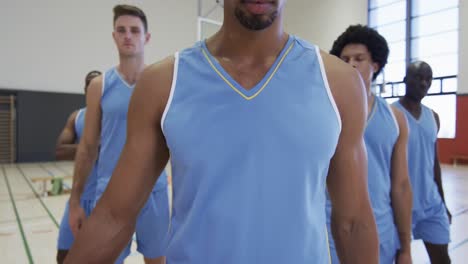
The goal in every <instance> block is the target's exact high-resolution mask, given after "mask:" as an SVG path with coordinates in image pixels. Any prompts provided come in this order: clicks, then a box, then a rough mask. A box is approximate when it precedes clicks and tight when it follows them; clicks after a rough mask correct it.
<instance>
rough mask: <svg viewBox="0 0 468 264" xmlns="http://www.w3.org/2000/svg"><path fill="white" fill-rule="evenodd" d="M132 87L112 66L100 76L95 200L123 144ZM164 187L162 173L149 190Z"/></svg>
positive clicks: (125, 135) (105, 183)
mask: <svg viewBox="0 0 468 264" xmlns="http://www.w3.org/2000/svg"><path fill="white" fill-rule="evenodd" d="M133 88H134V86H132V85H129V84H128V83H127V82H125V80H124V79H123V78H122V77H121V76H120V74H119V73H118V71H117V69H116V68H115V67H113V68H111V69H110V70H108V71H107V72H106V73H105V74H104V77H103V88H102V96H101V110H102V120H101V148H100V151H99V163H98V180H97V189H96V194H97V197H98V198H99V197H100V196H101V195H102V193H103V192H104V191H105V189H106V187H107V184H108V183H109V180H110V177H111V176H112V173H113V172H114V169H115V167H116V165H117V162H118V161H119V158H120V154H121V152H122V150H123V147H124V145H125V141H126V138H127V112H128V105H129V103H130V98H131V96H132V93H133ZM128 176H129V177H131V175H128ZM166 187H167V175H166V173H165V172H164V171H163V173H162V174H161V176H160V177H159V180H158V182H157V183H156V185H155V187H154V189H153V190H154V191H155V190H159V189H163V188H166Z"/></svg>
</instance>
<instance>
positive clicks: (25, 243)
mask: <svg viewBox="0 0 468 264" xmlns="http://www.w3.org/2000/svg"><path fill="white" fill-rule="evenodd" d="M2 171H3V177H4V178H5V182H6V186H7V188H8V194H9V195H10V201H11V204H12V205H13V210H14V211H15V215H16V222H17V223H18V227H19V229H20V233H21V238H22V239H23V245H24V249H25V250H26V255H28V259H29V263H30V264H33V263H34V261H33V257H32V254H31V249H30V248H29V244H28V240H27V239H26V235H25V233H24V229H23V224H22V223H21V218H20V217H19V213H18V208H17V207H16V203H15V199H14V198H13V193H12V191H11V186H10V182H9V181H8V177H7V175H6V171H5V167H4V166H2Z"/></svg>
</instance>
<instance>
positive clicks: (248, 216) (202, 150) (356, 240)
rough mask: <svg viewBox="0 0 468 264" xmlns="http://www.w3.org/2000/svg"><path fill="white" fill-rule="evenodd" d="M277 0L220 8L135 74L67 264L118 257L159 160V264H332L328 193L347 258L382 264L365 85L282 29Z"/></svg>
mask: <svg viewBox="0 0 468 264" xmlns="http://www.w3.org/2000/svg"><path fill="white" fill-rule="evenodd" d="M285 2H286V1H285V0H276V1H272V0H270V1H260V0H256V1H248V0H226V1H224V22H223V25H222V27H221V29H220V30H219V31H218V32H217V33H216V34H215V35H214V36H212V37H211V38H209V39H208V40H206V41H202V42H198V43H196V44H195V45H194V46H193V47H191V48H188V49H185V50H183V51H181V52H180V53H176V54H175V55H174V56H171V57H169V58H167V59H165V60H163V61H161V62H159V63H156V64H154V65H152V66H150V67H148V68H147V69H145V71H144V72H143V74H142V76H141V78H140V79H139V81H138V82H137V85H136V88H135V91H134V94H133V97H132V100H131V102H130V108H129V116H128V135H127V141H126V145H125V148H124V150H123V152H122V156H121V159H120V161H119V164H118V165H117V168H116V170H115V171H114V174H113V176H112V179H111V181H110V183H109V186H108V189H107V190H106V192H105V193H104V195H103V196H102V199H101V200H100V202H99V204H98V206H97V207H96V210H95V211H94V213H93V215H92V216H91V217H90V219H89V221H87V223H86V224H85V225H84V227H83V230H82V231H81V232H80V234H79V236H78V238H77V241H76V244H75V247H74V248H73V249H72V250H71V252H70V253H69V258H68V260H69V261H68V263H83V262H88V261H90V260H92V261H94V262H96V263H104V262H110V261H112V260H113V259H115V257H116V256H117V255H118V252H119V251H120V250H121V249H122V248H123V246H124V245H125V241H126V240H127V239H128V238H129V237H130V236H131V234H132V229H133V226H134V225H135V219H136V216H137V215H138V211H139V209H140V208H141V207H142V206H143V204H144V201H145V199H146V197H147V196H148V195H149V193H150V189H151V186H152V185H153V184H154V182H155V181H156V180H157V178H158V175H159V173H160V172H161V171H162V170H163V169H164V166H165V165H166V163H167V161H168V158H169V153H170V157H171V164H172V173H173V174H172V175H173V182H172V183H173V190H174V198H173V199H174V200H173V201H174V202H173V211H172V212H173V215H172V219H171V230H170V234H169V236H170V238H169V242H168V243H169V244H168V249H167V254H166V257H167V261H168V263H170V264H181V263H204V264H219V263H223V264H231V263H232V264H238V263H294V264H306V263H329V261H330V256H329V253H328V243H327V228H326V217H325V199H326V197H325V191H326V188H327V187H328V190H329V193H330V197H331V201H332V204H333V212H332V221H333V223H334V227H337V228H336V233H335V235H336V244H337V248H338V250H339V251H340V253H341V254H340V255H342V256H343V259H344V261H345V262H346V263H377V262H378V247H377V245H378V242H377V233H376V225H375V221H374V218H373V216H372V210H371V207H370V203H369V199H368V193H367V185H366V175H367V164H366V162H367V160H366V153H365V147H364V142H363V132H364V126H365V123H366V116H367V110H366V109H367V104H366V93H365V89H364V87H363V84H362V80H361V79H360V77H359V75H358V73H357V72H356V71H355V70H353V69H352V67H350V66H349V65H346V64H345V63H343V62H341V61H340V60H339V59H337V58H334V57H332V56H329V55H327V54H326V53H324V52H322V51H320V50H319V49H318V48H317V47H316V46H314V45H311V44H309V43H307V42H305V41H303V40H301V39H299V38H297V37H294V36H291V35H289V34H287V33H285V32H284V31H283V9H284V5H285ZM155 221H157V220H155Z"/></svg>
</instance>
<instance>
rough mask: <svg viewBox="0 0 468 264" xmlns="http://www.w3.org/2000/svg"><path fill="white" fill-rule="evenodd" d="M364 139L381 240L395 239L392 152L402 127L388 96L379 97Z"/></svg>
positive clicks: (372, 199) (371, 197)
mask: <svg viewBox="0 0 468 264" xmlns="http://www.w3.org/2000/svg"><path fill="white" fill-rule="evenodd" d="M374 98H375V100H374V105H373V108H372V110H371V113H370V115H369V118H368V121H367V126H366V131H365V133H364V141H365V143H366V150H367V159H368V165H367V169H368V187H369V188H368V190H369V198H370V202H371V205H372V209H373V212H374V217H375V221H376V224H377V230H378V233H379V241H380V242H382V243H383V242H388V240H389V239H390V238H393V236H394V234H395V233H396V232H397V231H396V226H395V223H394V218H393V208H392V204H391V203H392V200H391V187H392V179H391V171H392V154H393V149H394V147H395V144H396V142H397V139H398V136H399V134H400V129H399V126H398V123H397V121H396V118H395V116H394V114H393V111H392V109H391V108H390V106H389V105H388V103H387V102H386V101H385V99H383V98H381V97H378V96H375V97H374Z"/></svg>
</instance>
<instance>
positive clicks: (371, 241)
mask: <svg viewBox="0 0 468 264" xmlns="http://www.w3.org/2000/svg"><path fill="white" fill-rule="evenodd" d="M368 211H369V212H368V213H366V214H363V215H361V216H356V218H355V219H353V220H349V221H338V220H334V217H333V215H332V223H331V224H332V232H333V237H334V240H335V245H336V248H337V253H338V256H339V258H340V260H341V262H342V263H378V261H379V240H378V235H377V227H376V224H375V219H374V217H373V214H372V211H371V209H370V206H369V210H368Z"/></svg>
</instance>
